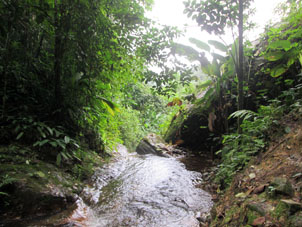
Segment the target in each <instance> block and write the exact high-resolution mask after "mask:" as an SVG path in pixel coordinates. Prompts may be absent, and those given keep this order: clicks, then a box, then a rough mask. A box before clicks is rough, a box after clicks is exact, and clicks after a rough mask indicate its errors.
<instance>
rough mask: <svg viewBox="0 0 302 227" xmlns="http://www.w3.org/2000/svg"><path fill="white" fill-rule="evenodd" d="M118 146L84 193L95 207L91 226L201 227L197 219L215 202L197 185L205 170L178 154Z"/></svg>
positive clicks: (85, 199)
mask: <svg viewBox="0 0 302 227" xmlns="http://www.w3.org/2000/svg"><path fill="white" fill-rule="evenodd" d="M119 151H120V152H121V155H119V158H117V160H116V161H115V162H112V163H111V164H109V165H108V166H107V167H106V168H103V169H100V170H98V171H97V172H96V173H95V175H94V177H93V183H92V185H91V187H87V188H86V189H85V190H84V192H83V195H82V197H83V199H84V201H85V202H86V203H87V204H89V207H90V208H91V209H90V212H88V217H87V221H86V223H85V224H86V225H87V226H100V227H102V226H104V227H105V226H106V227H107V226H108V227H109V226H110V227H114V226H150V227H151V226H154V227H157V226H158V227H159V226H167V227H168V226H171V227H172V226H173V227H176V226H181V227H186V226H190V227H191V226H199V222H198V220H197V218H198V217H199V216H200V215H201V214H203V213H206V212H208V211H209V210H210V208H211V206H212V201H211V196H210V195H209V194H208V193H207V192H205V191H203V190H201V189H199V188H196V187H195V185H194V182H195V183H196V182H198V181H200V180H201V174H200V173H197V172H192V171H188V170H186V169H185V166H184V165H183V164H182V163H180V162H179V161H178V160H176V159H174V158H166V157H159V156H154V155H143V156H140V155H133V154H128V153H127V152H125V148H124V147H120V148H119Z"/></svg>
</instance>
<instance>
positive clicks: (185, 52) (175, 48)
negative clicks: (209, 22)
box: [171, 43, 199, 61]
mask: <svg viewBox="0 0 302 227" xmlns="http://www.w3.org/2000/svg"><path fill="white" fill-rule="evenodd" d="M171 53H172V54H178V55H180V56H184V57H187V58H188V59H189V60H190V61H198V60H199V52H198V51H197V50H195V49H194V48H193V47H190V46H187V45H183V44H180V43H174V44H173V45H172V50H171Z"/></svg>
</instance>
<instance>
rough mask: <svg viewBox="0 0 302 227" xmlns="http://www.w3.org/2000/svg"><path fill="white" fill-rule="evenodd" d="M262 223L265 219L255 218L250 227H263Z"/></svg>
mask: <svg viewBox="0 0 302 227" xmlns="http://www.w3.org/2000/svg"><path fill="white" fill-rule="evenodd" d="M264 222H265V217H260V218H256V219H255V220H254V221H253V224H252V226H259V225H263V224H264Z"/></svg>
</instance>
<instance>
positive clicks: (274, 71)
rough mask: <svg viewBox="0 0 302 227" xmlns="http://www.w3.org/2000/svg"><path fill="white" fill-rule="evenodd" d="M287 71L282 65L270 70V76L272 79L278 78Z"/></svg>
mask: <svg viewBox="0 0 302 227" xmlns="http://www.w3.org/2000/svg"><path fill="white" fill-rule="evenodd" d="M287 70H288V68H287V67H284V66H283V65H278V66H276V67H275V68H273V69H271V71H270V74H271V76H272V77H279V76H281V75H282V74H283V73H285V72H286V71H287Z"/></svg>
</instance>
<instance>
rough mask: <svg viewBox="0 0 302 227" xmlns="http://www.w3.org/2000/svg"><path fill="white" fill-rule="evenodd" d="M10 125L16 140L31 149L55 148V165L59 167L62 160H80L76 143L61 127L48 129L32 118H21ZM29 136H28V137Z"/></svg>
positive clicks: (48, 127) (44, 124) (42, 123)
mask: <svg viewBox="0 0 302 227" xmlns="http://www.w3.org/2000/svg"><path fill="white" fill-rule="evenodd" d="M12 125H13V127H14V131H15V133H16V135H17V136H16V140H22V139H23V141H26V142H29V143H32V146H33V147H37V148H38V149H39V150H40V149H42V148H46V147H47V146H48V147H52V148H57V150H59V153H58V154H57V159H56V164H57V165H60V164H61V162H62V159H63V160H65V161H67V160H72V159H76V160H80V158H79V157H78V155H77V152H76V151H75V150H76V149H79V147H80V146H79V145H78V144H77V142H76V141H75V140H74V139H72V138H70V137H69V136H68V135H66V133H65V132H64V128H63V127H61V126H56V127H50V126H48V125H47V124H46V123H44V122H40V121H35V120H34V119H33V118H32V117H21V118H16V119H13V120H12ZM28 135H29V136H28Z"/></svg>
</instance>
